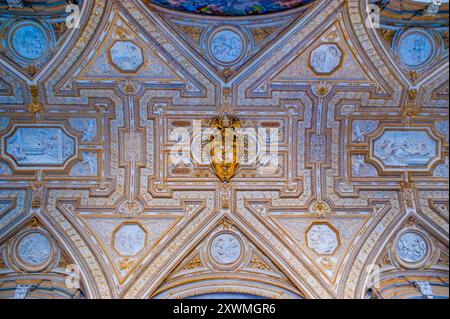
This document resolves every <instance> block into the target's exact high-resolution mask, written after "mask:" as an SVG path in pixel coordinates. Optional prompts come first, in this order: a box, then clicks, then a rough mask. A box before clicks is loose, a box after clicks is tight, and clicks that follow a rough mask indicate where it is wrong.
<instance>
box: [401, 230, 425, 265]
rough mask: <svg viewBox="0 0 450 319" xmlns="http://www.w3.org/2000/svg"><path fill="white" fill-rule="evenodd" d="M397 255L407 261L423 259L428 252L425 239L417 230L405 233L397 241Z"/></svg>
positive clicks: (415, 261)
mask: <svg viewBox="0 0 450 319" xmlns="http://www.w3.org/2000/svg"><path fill="white" fill-rule="evenodd" d="M396 248H397V255H398V257H399V258H400V259H401V260H403V261H404V262H407V263H417V262H420V261H422V260H423V259H424V258H425V256H426V254H427V250H428V248H427V243H426V242H425V239H424V238H423V237H422V236H420V235H419V234H417V233H415V232H406V233H404V234H403V235H402V236H401V237H400V239H399V240H398V242H397V247H396Z"/></svg>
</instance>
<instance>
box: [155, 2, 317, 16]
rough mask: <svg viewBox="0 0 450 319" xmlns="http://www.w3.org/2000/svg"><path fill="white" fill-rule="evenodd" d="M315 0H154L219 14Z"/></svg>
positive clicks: (294, 5) (268, 10)
mask: <svg viewBox="0 0 450 319" xmlns="http://www.w3.org/2000/svg"><path fill="white" fill-rule="evenodd" d="M314 1H315V0H243V1H238V0H215V1H202V0H200V1H195V0H194V1H193V0H152V1H150V2H153V3H155V4H158V5H161V6H163V7H166V8H170V9H175V10H179V11H186V12H191V13H200V14H208V15H219V16H246V15H255V14H265V13H273V12H279V11H284V10H288V9H293V8H298V7H301V6H305V5H307V4H309V3H312V2H314Z"/></svg>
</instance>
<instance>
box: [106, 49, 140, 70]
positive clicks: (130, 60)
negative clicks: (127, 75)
mask: <svg viewBox="0 0 450 319" xmlns="http://www.w3.org/2000/svg"><path fill="white" fill-rule="evenodd" d="M110 54H111V62H112V63H113V64H114V65H115V66H116V67H117V68H119V69H120V70H122V71H124V72H135V71H137V70H138V69H139V68H140V67H141V66H142V65H143V64H144V56H143V54H142V50H141V48H140V47H138V46H137V45H136V44H134V43H133V42H131V41H117V42H116V43H115V44H114V45H113V46H112V47H111V50H110Z"/></svg>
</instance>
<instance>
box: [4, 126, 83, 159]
mask: <svg viewBox="0 0 450 319" xmlns="http://www.w3.org/2000/svg"><path fill="white" fill-rule="evenodd" d="M6 152H7V153H8V154H9V155H10V156H11V157H13V158H14V159H15V161H16V162H17V164H18V165H19V166H38V165H50V166H59V165H63V164H64V163H65V162H66V160H67V159H68V158H69V157H72V156H74V155H75V139H74V138H72V137H70V136H68V135H67V134H66V133H65V132H64V130H63V129H62V128H59V127H19V128H17V130H16V131H15V132H14V133H13V135H11V136H9V137H8V138H7V140H6Z"/></svg>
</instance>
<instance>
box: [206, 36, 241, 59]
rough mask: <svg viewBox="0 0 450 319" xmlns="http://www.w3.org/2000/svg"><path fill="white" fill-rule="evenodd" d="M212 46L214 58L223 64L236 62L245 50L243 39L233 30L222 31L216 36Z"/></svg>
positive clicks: (212, 40)
mask: <svg viewBox="0 0 450 319" xmlns="http://www.w3.org/2000/svg"><path fill="white" fill-rule="evenodd" d="M210 46H211V48H210V49H211V53H212V55H213V57H214V58H215V59H216V60H217V61H219V62H222V63H232V62H234V61H236V60H237V59H238V58H239V57H240V56H241V54H242V52H243V50H244V43H243V42H242V38H241V37H240V36H239V35H238V34H237V33H236V32H233V31H231V30H222V31H219V32H217V33H216V34H214V36H213V37H212V39H211V43H210Z"/></svg>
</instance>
